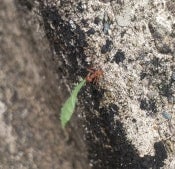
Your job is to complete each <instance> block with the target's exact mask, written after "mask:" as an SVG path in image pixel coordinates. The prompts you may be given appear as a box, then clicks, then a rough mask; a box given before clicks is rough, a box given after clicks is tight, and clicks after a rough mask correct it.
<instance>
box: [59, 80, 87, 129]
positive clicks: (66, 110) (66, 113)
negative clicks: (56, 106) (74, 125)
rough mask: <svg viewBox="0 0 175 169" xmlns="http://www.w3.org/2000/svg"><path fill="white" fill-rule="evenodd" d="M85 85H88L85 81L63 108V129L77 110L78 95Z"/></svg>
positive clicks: (61, 118)
mask: <svg viewBox="0 0 175 169" xmlns="http://www.w3.org/2000/svg"><path fill="white" fill-rule="evenodd" d="M85 83H86V80H85V79H84V80H82V81H81V82H80V83H79V84H78V85H77V86H76V87H75V88H74V90H73V91H72V93H71V95H70V97H69V98H68V99H67V100H66V102H65V103H64V105H63V107H62V108H61V117H60V120H61V126H62V128H65V126H66V124H67V123H68V122H69V120H70V119H71V117H72V114H73V112H74V109H75V105H76V102H77V95H78V93H79V91H80V89H81V88H82V87H83V86H84V85H85Z"/></svg>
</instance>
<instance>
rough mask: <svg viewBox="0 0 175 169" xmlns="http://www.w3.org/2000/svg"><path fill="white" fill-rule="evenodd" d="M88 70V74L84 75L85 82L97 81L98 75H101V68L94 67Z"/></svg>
mask: <svg viewBox="0 0 175 169" xmlns="http://www.w3.org/2000/svg"><path fill="white" fill-rule="evenodd" d="M87 70H88V72H89V73H88V75H87V76H86V81H87V82H90V83H91V82H93V83H97V82H98V81H99V78H100V76H103V70H101V69H100V70H95V69H92V68H90V69H87Z"/></svg>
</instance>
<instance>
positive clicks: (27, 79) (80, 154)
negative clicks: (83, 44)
mask: <svg viewBox="0 0 175 169" xmlns="http://www.w3.org/2000/svg"><path fill="white" fill-rule="evenodd" d="M31 2H32V1H31ZM33 5H34V4H33V3H30V2H29V1H12V0H4V1H1V4H0V20H1V24H0V168H1V169H51V168H53V169H72V168H76V169H77V168H78V169H83V168H88V163H86V151H85V150H84V146H83V144H82V143H81V139H80V138H81V137H80V136H79V135H78V134H77V133H78V132H80V129H77V128H78V126H77V128H76V126H75V127H74V128H71V127H69V128H68V129H67V131H63V130H62V129H61V126H60V122H59V110H60V108H61V104H62V103H63V101H64V100H65V98H66V97H67V94H68V93H67V88H66V87H65V84H64V81H63V79H61V75H60V74H57V73H56V67H55V63H54V62H53V60H52V59H53V57H52V53H51V51H50V47H49V43H48V41H47V39H46V37H45V33H44V30H43V29H42V28H41V27H40V25H39V24H40V22H39V20H38V19H39V18H38V17H37V14H36V13H34V12H33V11H32V6H33ZM62 91H64V92H62ZM69 133H72V134H69ZM79 137H80V138H79ZM75 138H76V139H75Z"/></svg>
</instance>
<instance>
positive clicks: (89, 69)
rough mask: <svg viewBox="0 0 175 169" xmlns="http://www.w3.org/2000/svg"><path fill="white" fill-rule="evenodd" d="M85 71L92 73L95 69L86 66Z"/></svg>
mask: <svg viewBox="0 0 175 169" xmlns="http://www.w3.org/2000/svg"><path fill="white" fill-rule="evenodd" d="M87 71H88V72H90V73H94V72H95V69H93V68H87Z"/></svg>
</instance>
